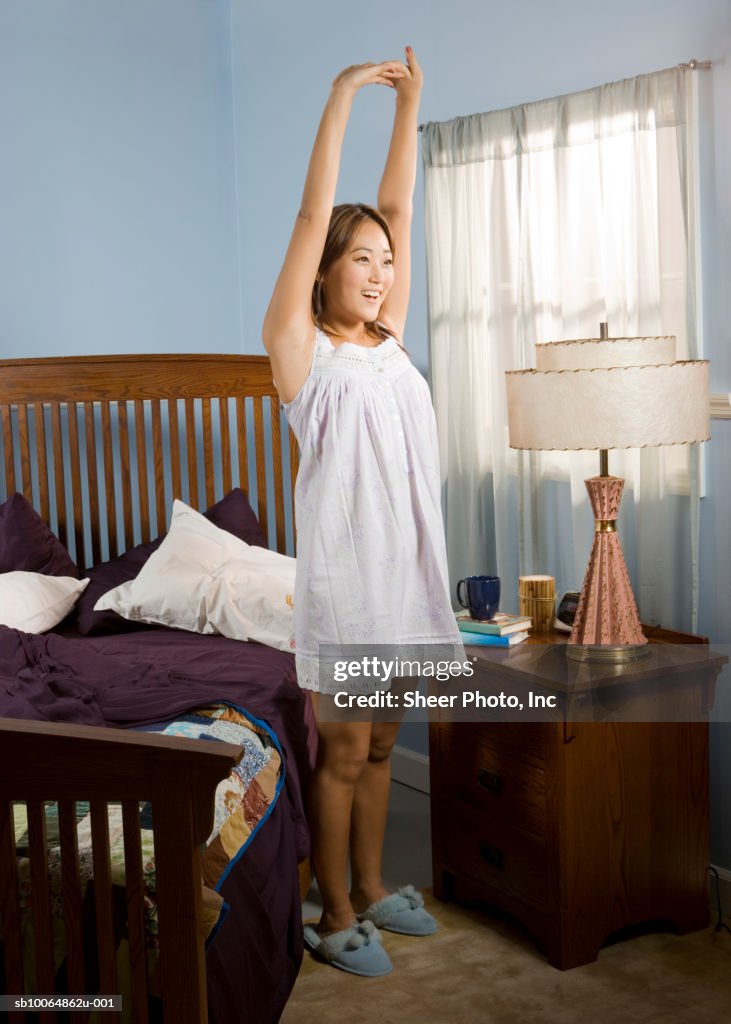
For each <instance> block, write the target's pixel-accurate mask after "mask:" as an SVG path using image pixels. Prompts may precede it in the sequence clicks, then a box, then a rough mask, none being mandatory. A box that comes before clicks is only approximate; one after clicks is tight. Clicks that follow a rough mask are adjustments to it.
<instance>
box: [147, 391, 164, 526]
mask: <svg viewBox="0 0 731 1024" xmlns="http://www.w3.org/2000/svg"><path fill="white" fill-rule="evenodd" d="M150 406H151V412H152V460H153V472H154V476H155V516H156V517H157V532H158V533H161V532H162V531H163V530H164V529H165V472H164V466H165V460H164V455H163V447H162V416H161V414H160V399H159V398H154V399H153V400H152V402H151V403H150Z"/></svg>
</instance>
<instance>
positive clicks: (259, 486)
mask: <svg viewBox="0 0 731 1024" xmlns="http://www.w3.org/2000/svg"><path fill="white" fill-rule="evenodd" d="M254 455H255V462H256V500H257V502H258V503H259V522H260V523H261V528H262V530H263V531H264V533H265V534H268V533H269V514H268V507H269V502H268V499H267V481H266V466H265V463H264V409H263V402H262V399H261V397H260V396H259V395H257V396H256V397H255V398H254Z"/></svg>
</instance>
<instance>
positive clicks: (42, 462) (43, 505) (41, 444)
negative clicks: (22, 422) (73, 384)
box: [33, 402, 51, 522]
mask: <svg viewBox="0 0 731 1024" xmlns="http://www.w3.org/2000/svg"><path fill="white" fill-rule="evenodd" d="M33 421H34V424H35V428H36V466H37V467H38V497H39V504H40V508H39V509H38V511H39V512H40V514H41V516H42V517H43V518H44V519H45V520H46V522H48V520H49V519H50V516H51V506H50V503H49V500H48V455H47V452H46V417H45V413H44V410H43V404H42V403H41V402H35V403H34V405H33Z"/></svg>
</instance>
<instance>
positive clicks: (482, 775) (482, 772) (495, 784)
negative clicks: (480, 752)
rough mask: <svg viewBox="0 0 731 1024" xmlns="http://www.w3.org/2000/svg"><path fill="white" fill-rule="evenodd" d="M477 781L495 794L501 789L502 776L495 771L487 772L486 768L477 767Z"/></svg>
mask: <svg viewBox="0 0 731 1024" xmlns="http://www.w3.org/2000/svg"><path fill="white" fill-rule="evenodd" d="M477 782H478V783H479V785H480V787H481V788H482V789H486V790H487V791H488V793H494V794H495V796H497V795H498V794H500V793H502V791H503V780H502V777H501V776H500V775H498V773H497V772H489V771H488V770H487V769H486V768H478V769H477Z"/></svg>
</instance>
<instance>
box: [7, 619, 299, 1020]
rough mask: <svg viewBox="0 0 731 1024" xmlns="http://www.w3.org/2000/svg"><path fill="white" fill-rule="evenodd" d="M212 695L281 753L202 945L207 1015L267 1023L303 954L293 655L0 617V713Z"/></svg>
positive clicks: (88, 717)
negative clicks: (29, 629)
mask: <svg viewBox="0 0 731 1024" xmlns="http://www.w3.org/2000/svg"><path fill="white" fill-rule="evenodd" d="M213 703H230V704H233V705H236V706H238V707H240V708H243V709H245V710H246V711H248V712H249V713H250V714H252V715H254V716H255V717H257V718H261V719H264V720H265V721H266V722H267V723H268V724H269V725H270V726H271V728H272V729H273V730H274V732H275V733H276V735H277V737H278V739H279V742H280V744H281V747H282V750H283V753H284V763H285V771H286V776H285V783H284V786H283V788H282V790H281V793H280V796H279V799H278V800H277V802H276V804H275V805H274V807H273V809H272V812H271V814H270V815H269V818H268V820H267V822H266V823H265V825H264V827H262V828H261V829H259V830H258V831H257V833H256V835H255V836H254V838H253V839H252V841H251V842H250V844H249V845H248V847H247V849H246V851H245V853H244V855H243V856H242V857H241V859H240V860H239V861H238V862H237V864H236V866H235V868H234V870H232V871H231V872H230V873H229V875H228V877H227V878H226V881H225V882H224V884H223V887H222V888H221V890H220V891H221V894H222V896H223V898H224V899H225V901H226V902H227V903H228V904H229V906H230V910H229V912H228V914H227V916H226V918H225V920H224V922H223V924H222V925H221V927H220V928H219V929H218V931H217V933H216V936H215V939H214V940H213V941H212V943H211V944H210V945H209V948H208V951H207V954H206V958H207V974H208V991H209V1012H210V1019H211V1021H212V1022H213V1024H233V1022H234V1021H239V1020H241V1019H244V1018H245V1019H247V1020H253V1021H257V1024H259V1022H261V1024H266V1022H269V1021H276V1020H278V1019H279V1016H280V1014H281V1011H282V1009H283V1007H284V1004H285V1002H286V1000H287V997H288V996H289V993H290V991H291V988H292V985H293V984H294V979H295V977H296V975H297V971H298V969H299V965H300V963H301V959H302V926H301V913H300V898H299V877H298V871H297V862H298V861H299V860H301V859H302V858H303V857H305V856H307V855H308V853H309V836H308V831H307V825H306V821H305V814H304V805H303V796H302V791H303V785H304V784H306V780H307V776H308V773H309V769H310V765H311V764H312V762H313V759H314V754H315V749H316V738H315V737H316V730H315V728H314V722H313V720H312V714H311V709H310V705H309V704H308V703H307V702H306V700H305V697H304V694H303V692H302V691H301V690H300V688H299V687H298V686H297V682H296V677H295V670H294V658H293V656H292V655H290V654H287V653H285V652H282V651H276V650H274V649H272V648H270V647H265V646H263V645H261V644H256V643H246V644H244V643H241V642H239V641H236V640H228V639H226V638H224V637H218V636H215V637H211V636H200V635H198V634H192V633H185V632H181V631H176V630H170V629H164V628H154V629H150V628H148V629H146V630H144V631H140V632H134V633H122V634H118V635H114V636H99V637H78V636H73V635H69V636H61V635H58V634H54V633H51V634H47V635H44V636H38V635H35V634H29V633H21V632H18V631H17V630H12V629H7V628H5V627H0V716H2V717H9V718H30V719H36V720H41V721H57V722H72V723H74V724H80V725H99V726H114V727H118V728H135V727H138V726H143V725H146V724H150V723H153V722H159V721H161V720H164V719H169V718H174V717H175V716H176V715H179V714H181V713H183V712H186V711H190V710H192V709H193V708H195V707H197V706H200V705H205V704H213Z"/></svg>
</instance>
